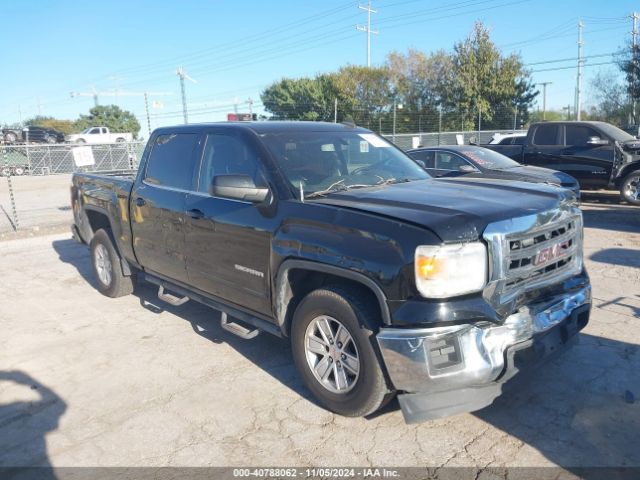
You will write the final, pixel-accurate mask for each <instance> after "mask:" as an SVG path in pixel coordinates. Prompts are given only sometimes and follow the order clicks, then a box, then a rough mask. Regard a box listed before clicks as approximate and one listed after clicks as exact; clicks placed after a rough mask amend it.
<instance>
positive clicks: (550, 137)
mask: <svg viewBox="0 0 640 480" xmlns="http://www.w3.org/2000/svg"><path fill="white" fill-rule="evenodd" d="M559 134H560V125H556V124H549V125H538V127H537V128H536V131H535V132H534V134H533V141H532V143H533V144H534V145H561V143H560V139H559V137H560V135H559Z"/></svg>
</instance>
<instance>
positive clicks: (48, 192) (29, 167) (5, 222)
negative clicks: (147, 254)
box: [0, 142, 145, 236]
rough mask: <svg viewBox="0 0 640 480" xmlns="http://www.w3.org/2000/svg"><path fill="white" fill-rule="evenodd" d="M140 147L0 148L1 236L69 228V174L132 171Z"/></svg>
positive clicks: (122, 143)
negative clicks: (54, 228)
mask: <svg viewBox="0 0 640 480" xmlns="http://www.w3.org/2000/svg"><path fill="white" fill-rule="evenodd" d="M144 147H145V143H144V142H130V143H125V142H121V143H109V144H96V145H85V144H60V145H48V144H47V145H0V176H2V177H5V178H0V236H2V235H4V234H7V233H9V232H14V231H18V230H22V231H29V230H31V231H33V230H39V229H41V228H48V227H61V226H64V225H69V224H70V223H71V221H72V217H71V210H70V200H69V198H70V197H69V187H70V185H71V174H72V173H73V172H77V171H83V172H101V171H110V170H111V171H113V170H129V169H136V168H138V162H139V161H140V158H141V156H142V152H143V150H144ZM80 154H81V155H80ZM80 159H82V160H83V161H82V162H80V161H79V160H80ZM78 165H84V166H78Z"/></svg>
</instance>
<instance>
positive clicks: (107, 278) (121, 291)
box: [89, 229, 135, 298]
mask: <svg viewBox="0 0 640 480" xmlns="http://www.w3.org/2000/svg"><path fill="white" fill-rule="evenodd" d="M89 247H90V250H91V265H92V266H93V274H94V276H95V278H96V280H97V281H98V291H99V292H100V293H102V294H103V295H106V296H107V297H112V298H117V297H122V296H124V295H129V294H130V293H132V292H133V285H134V280H135V277H127V276H125V275H124V274H123V273H122V267H121V266H120V255H119V254H118V252H117V251H116V249H115V247H114V246H113V242H112V240H111V235H109V234H108V233H107V231H106V230H104V229H100V230H98V231H97V232H96V233H95V234H94V235H93V238H92V239H91V243H90V244H89Z"/></svg>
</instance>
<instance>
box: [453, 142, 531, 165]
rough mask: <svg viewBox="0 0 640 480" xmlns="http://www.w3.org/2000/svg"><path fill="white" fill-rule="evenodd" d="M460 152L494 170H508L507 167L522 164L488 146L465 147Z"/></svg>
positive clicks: (476, 162)
mask: <svg viewBox="0 0 640 480" xmlns="http://www.w3.org/2000/svg"><path fill="white" fill-rule="evenodd" d="M459 152H460V153H461V154H462V155H464V156H465V157H467V158H468V159H469V160H471V161H472V162H473V163H475V164H477V165H478V166H480V167H484V168H489V169H492V170H506V169H507V168H514V167H519V166H520V164H519V163H518V162H514V161H513V160H511V159H510V158H509V157H506V156H505V155H502V154H501V153H498V152H494V151H493V150H489V149H488V148H482V147H465V148H462V149H460V150H459Z"/></svg>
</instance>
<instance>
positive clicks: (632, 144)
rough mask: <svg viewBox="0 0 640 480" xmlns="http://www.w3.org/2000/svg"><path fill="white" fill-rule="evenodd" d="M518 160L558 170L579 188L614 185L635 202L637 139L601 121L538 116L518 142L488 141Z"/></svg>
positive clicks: (639, 197)
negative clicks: (540, 118)
mask: <svg viewBox="0 0 640 480" xmlns="http://www.w3.org/2000/svg"><path fill="white" fill-rule="evenodd" d="M485 147H486V148H488V149H491V150H494V151H496V152H499V153H502V154H503V155H506V156H507V157H509V158H511V159H513V160H515V161H516V162H518V163H520V164H522V165H529V166H534V167H544V168H550V169H553V170H558V171H561V172H564V173H566V174H569V175H571V176H572V177H574V178H575V179H576V180H577V181H578V183H579V184H580V188H582V189H594V190H595V189H610V190H618V191H619V192H620V195H621V197H622V198H623V199H624V200H625V201H626V202H628V203H631V204H633V205H640V140H638V138H636V137H634V136H633V135H631V134H629V133H627V132H625V131H624V130H621V129H619V128H617V127H615V126H613V125H611V124H608V123H605V122H544V123H534V124H533V125H531V127H530V128H529V130H528V132H527V135H526V137H525V138H524V142H523V143H522V144H515V143H511V144H507V145H504V144H502V143H500V144H493V143H491V144H488V145H485Z"/></svg>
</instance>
